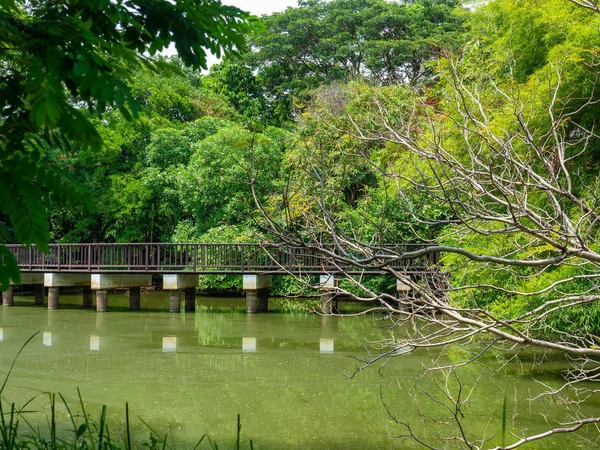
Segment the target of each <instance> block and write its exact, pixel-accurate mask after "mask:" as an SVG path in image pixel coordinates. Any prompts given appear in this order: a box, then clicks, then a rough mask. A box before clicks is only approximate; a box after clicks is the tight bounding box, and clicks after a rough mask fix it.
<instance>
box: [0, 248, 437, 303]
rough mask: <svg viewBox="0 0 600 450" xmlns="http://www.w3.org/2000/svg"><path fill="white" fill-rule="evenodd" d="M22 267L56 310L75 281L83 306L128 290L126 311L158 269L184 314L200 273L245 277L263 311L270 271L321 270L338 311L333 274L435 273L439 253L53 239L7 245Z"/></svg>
mask: <svg viewBox="0 0 600 450" xmlns="http://www.w3.org/2000/svg"><path fill="white" fill-rule="evenodd" d="M6 247H7V248H8V250H9V251H10V252H11V254H12V255H13V256H14V257H15V259H16V260H17V263H18V265H19V268H20V270H21V281H20V284H28V285H33V286H34V289H35V304H36V305H41V304H44V298H45V288H47V289H48V291H47V292H48V308H49V309H57V308H58V304H59V289H60V288H62V287H73V286H81V287H82V288H83V307H84V308H86V307H92V306H93V292H94V291H95V293H96V309H97V311H107V310H108V291H109V290H110V289H114V288H128V289H129V292H130V308H131V309H132V310H139V309H140V301H141V300H140V299H141V294H140V288H141V287H147V286H151V285H152V275H153V274H160V275H162V278H163V289H164V290H166V291H169V292H170V310H171V312H178V311H180V307H181V292H182V291H183V292H185V309H186V311H193V310H195V290H196V287H197V286H198V277H199V276H200V275H207V274H229V275H235V274H238V275H242V276H243V289H244V291H245V293H246V310H247V311H248V312H260V311H267V309H268V290H269V288H270V287H271V284H272V277H273V275H285V274H293V275H320V278H319V284H318V287H320V288H321V290H322V306H323V311H324V312H325V313H331V312H335V311H336V310H337V294H336V286H337V281H338V279H339V275H379V274H385V273H388V271H387V269H394V270H395V271H397V272H400V273H402V274H405V275H408V276H415V277H418V276H421V275H423V274H427V273H431V272H435V270H436V269H435V267H436V265H437V263H438V261H439V254H438V253H437V252H419V250H421V249H423V248H424V246H423V245H418V244H401V245H396V244H386V245H382V246H378V247H369V248H365V251H363V252H360V251H348V252H346V251H340V250H339V249H336V248H335V247H334V246H328V247H327V246H326V247H320V248H319V247H316V246H310V245H307V246H289V245H280V244H163V243H142V244H137V243H135V244H105V243H98V244H51V245H50V248H49V250H48V251H47V252H45V253H44V252H41V251H40V250H39V249H37V248H36V247H35V246H30V247H24V246H22V245H16V244H15V245H7V246H6ZM397 291H398V292H399V295H408V291H409V289H408V286H407V285H406V284H403V283H402V281H401V280H397ZM13 298H14V289H13V288H12V287H11V288H10V289H9V290H8V291H7V292H4V293H3V295H2V299H3V305H4V306H12V305H13Z"/></svg>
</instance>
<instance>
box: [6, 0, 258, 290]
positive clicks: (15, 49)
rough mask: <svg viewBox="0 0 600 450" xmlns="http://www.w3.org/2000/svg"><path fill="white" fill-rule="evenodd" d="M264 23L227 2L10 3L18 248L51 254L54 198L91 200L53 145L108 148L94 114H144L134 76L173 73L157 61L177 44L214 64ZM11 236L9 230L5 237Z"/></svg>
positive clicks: (9, 203) (194, 61)
mask: <svg viewBox="0 0 600 450" xmlns="http://www.w3.org/2000/svg"><path fill="white" fill-rule="evenodd" d="M255 24H256V21H255V19H254V18H253V17H252V16H250V15H248V14H247V13H244V12H242V11H241V10H239V9H237V8H234V7H231V6H224V5H222V4H221V3H220V2H219V1H218V0H176V1H172V2H163V1H153V0H119V1H116V2H112V1H108V0H92V1H87V0H60V1H35V2H28V1H12V0H2V1H1V2H0V45H1V49H2V53H1V56H0V58H1V61H2V64H1V67H0V107H1V111H2V112H1V113H0V156H1V157H0V161H1V163H0V210H1V213H2V215H3V216H4V217H5V218H7V219H8V221H9V222H10V227H11V228H12V232H13V233H14V236H15V237H16V239H17V241H18V242H21V243H23V244H32V243H34V244H36V245H38V246H39V247H40V248H41V249H45V248H46V247H47V243H48V240H49V227H48V222H47V215H48V211H47V209H46V204H47V200H48V198H49V196H51V195H52V196H54V197H55V198H57V199H58V200H59V201H62V202H63V203H65V202H66V203H69V202H73V201H78V200H82V199H83V198H84V196H83V195H82V194H81V192H80V191H79V190H78V189H77V188H76V187H75V186H76V183H74V182H73V181H72V180H71V179H70V177H69V176H68V175H67V174H66V173H65V172H61V171H59V170H58V169H57V168H56V167H55V166H54V165H53V163H52V161H51V160H50V158H49V157H48V148H50V147H56V146H61V147H68V146H70V145H71V144H73V143H75V144H77V145H79V146H81V147H84V148H86V147H88V148H92V149H99V148H100V146H101V145H102V141H101V138H100V136H99V134H98V132H97V131H96V129H95V127H94V126H93V124H92V122H91V120H90V118H91V117H93V116H100V115H102V114H103V113H104V112H106V111H107V110H110V109H118V110H119V111H120V112H121V114H123V116H125V117H126V118H128V119H129V118H132V117H134V116H135V115H136V114H137V109H138V107H137V102H136V99H135V98H134V96H133V95H132V93H131V90H130V88H129V86H128V80H129V79H130V78H131V76H132V71H133V70H135V69H137V68H139V67H141V66H143V67H145V68H147V69H150V70H155V71H157V70H167V71H168V70H171V69H169V68H168V67H167V66H166V65H165V64H163V63H161V62H160V61H157V60H153V59H152V55H155V54H156V53H157V52H160V51H161V50H164V49H166V48H167V47H168V46H169V45H171V44H174V46H175V48H176V49H177V52H178V53H179V55H180V57H181V59H182V60H183V61H184V62H185V63H186V64H188V65H192V66H196V67H206V51H207V50H210V51H211V52H213V53H215V54H217V55H220V54H221V52H222V51H231V50H235V48H236V47H237V46H241V45H242V44H243V41H244V34H245V33H247V32H249V31H250V30H251V29H252V28H253V26H254V25H255ZM9 237H10V236H9V233H8V231H7V230H6V229H5V228H2V229H0V239H1V240H4V241H6V240H7V239H9ZM0 242H1V241H0ZM0 257H1V258H2V259H1V262H0V284H2V285H4V286H6V285H7V284H8V281H9V278H12V279H14V280H16V281H18V280H19V273H18V270H17V266H16V263H15V261H14V260H13V259H12V257H11V256H10V255H9V254H8V252H7V251H6V249H5V248H4V247H3V246H1V245H0Z"/></svg>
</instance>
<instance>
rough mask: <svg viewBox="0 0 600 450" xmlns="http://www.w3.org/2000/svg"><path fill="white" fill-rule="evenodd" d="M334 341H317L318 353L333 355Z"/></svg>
mask: <svg viewBox="0 0 600 450" xmlns="http://www.w3.org/2000/svg"><path fill="white" fill-rule="evenodd" d="M333 348H334V340H333V339H323V338H321V339H319V352H320V353H333Z"/></svg>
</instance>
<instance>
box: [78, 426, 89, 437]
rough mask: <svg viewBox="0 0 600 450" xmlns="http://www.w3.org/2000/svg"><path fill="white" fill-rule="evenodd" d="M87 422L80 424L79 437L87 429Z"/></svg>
mask: <svg viewBox="0 0 600 450" xmlns="http://www.w3.org/2000/svg"><path fill="white" fill-rule="evenodd" d="M87 428H88V426H87V423H82V424H81V425H79V428H78V429H77V439H79V438H80V437H81V436H82V435H83V433H85V432H86V431H87Z"/></svg>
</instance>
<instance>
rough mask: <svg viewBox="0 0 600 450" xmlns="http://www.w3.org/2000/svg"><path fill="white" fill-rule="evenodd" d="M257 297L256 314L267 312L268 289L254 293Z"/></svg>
mask: <svg viewBox="0 0 600 450" xmlns="http://www.w3.org/2000/svg"><path fill="white" fill-rule="evenodd" d="M256 295H257V297H258V312H268V311H269V289H259V290H258V291H256Z"/></svg>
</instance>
